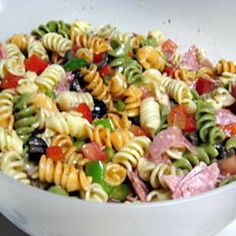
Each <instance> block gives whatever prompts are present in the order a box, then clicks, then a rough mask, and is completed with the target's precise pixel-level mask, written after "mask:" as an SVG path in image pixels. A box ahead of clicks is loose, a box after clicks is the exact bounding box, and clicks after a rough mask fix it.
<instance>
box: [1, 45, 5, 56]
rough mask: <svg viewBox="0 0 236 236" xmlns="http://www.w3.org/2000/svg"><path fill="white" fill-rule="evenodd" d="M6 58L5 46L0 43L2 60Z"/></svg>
mask: <svg viewBox="0 0 236 236" xmlns="http://www.w3.org/2000/svg"><path fill="white" fill-rule="evenodd" d="M4 58H5V52H4V48H3V45H2V44H1V43H0V59H4Z"/></svg>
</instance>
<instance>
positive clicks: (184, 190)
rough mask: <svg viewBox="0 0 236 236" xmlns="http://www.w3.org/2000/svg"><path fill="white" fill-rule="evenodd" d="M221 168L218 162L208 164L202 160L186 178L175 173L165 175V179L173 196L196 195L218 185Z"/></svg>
mask: <svg viewBox="0 0 236 236" xmlns="http://www.w3.org/2000/svg"><path fill="white" fill-rule="evenodd" d="M219 177H220V170H219V168H218V165H217V163H213V164H212V165H210V166H207V165H206V164H205V163H203V162H201V163H200V164H199V165H198V166H196V167H195V168H193V169H192V171H190V172H189V173H188V174H187V175H186V176H185V177H184V178H182V177H179V176H173V175H169V176H168V175H165V176H163V177H162V178H163V180H164V181H165V182H166V184H167V186H168V187H169V188H170V190H171V191H172V198H174V199H175V198H182V197H190V196H194V195H197V194H200V193H203V192H206V191H210V190H212V189H214V188H215V187H216V184H217V183H218V181H219Z"/></svg>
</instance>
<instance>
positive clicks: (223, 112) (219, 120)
mask: <svg viewBox="0 0 236 236" xmlns="http://www.w3.org/2000/svg"><path fill="white" fill-rule="evenodd" d="M216 124H217V125H220V126H225V125H229V124H236V115H234V114H233V113H232V112H231V111H229V110H227V109H220V110H218V111H217V112H216Z"/></svg>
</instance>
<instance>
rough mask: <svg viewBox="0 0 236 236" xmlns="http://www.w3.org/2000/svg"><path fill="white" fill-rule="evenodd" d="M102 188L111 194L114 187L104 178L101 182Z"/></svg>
mask: <svg viewBox="0 0 236 236" xmlns="http://www.w3.org/2000/svg"><path fill="white" fill-rule="evenodd" d="M99 184H100V185H101V186H102V188H103V189H104V191H105V192H106V193H107V194H108V195H110V193H111V192H112V191H113V189H114V187H113V186H111V185H110V184H108V183H107V182H105V181H104V180H101V181H100V183H99Z"/></svg>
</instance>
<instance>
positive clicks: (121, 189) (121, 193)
mask: <svg viewBox="0 0 236 236" xmlns="http://www.w3.org/2000/svg"><path fill="white" fill-rule="evenodd" d="M130 191H131V190H130V187H129V185H127V184H121V185H118V186H114V187H113V190H112V191H111V193H110V194H109V197H110V198H113V199H115V200H118V201H121V202H123V201H125V199H126V197H127V195H128V194H129V193H130Z"/></svg>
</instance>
